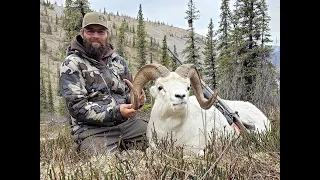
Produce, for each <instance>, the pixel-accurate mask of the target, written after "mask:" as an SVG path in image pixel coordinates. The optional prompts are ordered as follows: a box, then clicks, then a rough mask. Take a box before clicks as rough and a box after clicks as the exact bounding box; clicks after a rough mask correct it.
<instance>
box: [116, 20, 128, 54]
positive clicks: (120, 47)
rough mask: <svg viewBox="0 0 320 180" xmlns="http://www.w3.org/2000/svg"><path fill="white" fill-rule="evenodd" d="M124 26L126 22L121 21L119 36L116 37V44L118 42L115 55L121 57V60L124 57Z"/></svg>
mask: <svg viewBox="0 0 320 180" xmlns="http://www.w3.org/2000/svg"><path fill="white" fill-rule="evenodd" d="M125 24H126V21H125V20H123V21H122V23H121V26H120V28H119V34H118V36H117V42H118V47H117V50H116V51H117V53H118V54H119V55H120V56H122V57H123V58H125V57H124V43H125V42H124V40H125V33H124V30H125Z"/></svg>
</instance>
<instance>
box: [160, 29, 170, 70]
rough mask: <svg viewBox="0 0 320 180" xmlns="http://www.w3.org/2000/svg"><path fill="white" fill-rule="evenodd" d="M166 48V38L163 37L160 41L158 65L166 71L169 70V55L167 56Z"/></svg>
mask: <svg viewBox="0 0 320 180" xmlns="http://www.w3.org/2000/svg"><path fill="white" fill-rule="evenodd" d="M167 49H168V46H167V36H166V35H164V37H163V40H162V47H161V61H160V64H162V65H163V66H165V67H167V68H168V69H171V68H170V67H169V65H170V62H169V55H168V52H167V51H168V50H167Z"/></svg>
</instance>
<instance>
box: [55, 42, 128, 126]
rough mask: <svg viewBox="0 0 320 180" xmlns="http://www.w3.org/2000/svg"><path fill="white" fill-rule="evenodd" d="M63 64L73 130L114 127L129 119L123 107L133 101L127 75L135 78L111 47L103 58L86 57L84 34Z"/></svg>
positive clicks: (62, 89) (62, 90)
mask: <svg viewBox="0 0 320 180" xmlns="http://www.w3.org/2000/svg"><path fill="white" fill-rule="evenodd" d="M67 55H68V56H67V57H66V59H65V60H64V61H63V62H62V64H61V66H60V79H59V84H60V93H61V95H62V97H63V98H64V99H65V101H66V105H67V109H68V111H69V114H70V116H71V124H72V127H73V128H72V131H73V132H75V131H77V130H78V129H79V128H81V127H88V126H96V127H101V126H112V125H116V124H119V123H121V122H123V121H125V120H126V118H124V117H122V115H121V114H120V109H119V106H120V104H122V103H130V98H129V88H128V86H127V85H126V84H125V82H123V81H122V79H123V78H126V79H129V80H132V75H131V73H130V70H129V68H128V66H127V64H126V62H125V60H124V59H123V58H122V57H120V56H119V55H117V54H116V53H114V52H113V48H112V46H111V45H110V48H109V50H108V51H107V52H106V53H105V55H104V56H103V57H102V60H103V61H104V62H105V64H106V67H105V68H99V66H101V64H100V63H99V61H97V60H95V59H92V58H89V57H88V56H86V53H85V51H84V48H83V45H82V38H81V36H77V37H76V39H74V40H73V41H72V43H71V46H69V48H68V50H67Z"/></svg>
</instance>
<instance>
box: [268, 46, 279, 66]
mask: <svg viewBox="0 0 320 180" xmlns="http://www.w3.org/2000/svg"><path fill="white" fill-rule="evenodd" d="M270 61H271V63H272V64H273V65H274V66H276V67H277V69H278V70H280V46H274V47H273V53H272V55H271V59H270Z"/></svg>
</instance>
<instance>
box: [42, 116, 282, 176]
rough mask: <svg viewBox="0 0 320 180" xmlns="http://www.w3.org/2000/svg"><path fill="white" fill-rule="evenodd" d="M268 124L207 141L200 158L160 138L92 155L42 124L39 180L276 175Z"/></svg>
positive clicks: (273, 135)
mask: <svg viewBox="0 0 320 180" xmlns="http://www.w3.org/2000/svg"><path fill="white" fill-rule="evenodd" d="M277 122H278V121H277ZM272 125H273V126H272V130H271V131H269V132H266V133H263V134H249V136H247V138H246V139H243V138H238V139H236V138H231V137H228V136H226V137H224V138H219V139H216V140H212V141H211V143H210V144H209V145H208V146H207V148H206V149H205V155H204V156H197V155H194V156H190V155H186V154H185V153H184V151H183V148H181V147H175V146H174V142H172V141H160V142H159V143H158V145H159V148H158V149H156V150H154V149H147V150H146V151H139V150H128V151H122V152H116V153H115V154H113V155H102V156H91V157H88V156H84V155H81V154H78V153H77V152H76V150H75V144H74V143H73V141H72V139H71V137H70V134H69V126H68V125H66V124H61V123H59V124H58V123H57V124H51V125H42V126H40V179H280V123H273V124H272Z"/></svg>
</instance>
